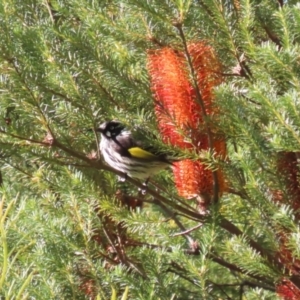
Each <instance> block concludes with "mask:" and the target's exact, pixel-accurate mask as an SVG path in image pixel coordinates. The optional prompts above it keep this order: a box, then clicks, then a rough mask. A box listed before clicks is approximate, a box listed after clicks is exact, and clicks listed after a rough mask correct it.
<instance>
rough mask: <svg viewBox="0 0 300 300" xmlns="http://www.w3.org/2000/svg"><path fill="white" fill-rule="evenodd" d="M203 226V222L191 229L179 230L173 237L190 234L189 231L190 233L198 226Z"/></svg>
mask: <svg viewBox="0 0 300 300" xmlns="http://www.w3.org/2000/svg"><path fill="white" fill-rule="evenodd" d="M202 226H203V223H201V224H199V225H197V226H194V227H192V228H190V229H187V230H185V231H182V232H179V233H175V234H172V237H174V236H179V235H185V234H188V233H190V232H192V231H194V230H196V229H198V228H200V227H202Z"/></svg>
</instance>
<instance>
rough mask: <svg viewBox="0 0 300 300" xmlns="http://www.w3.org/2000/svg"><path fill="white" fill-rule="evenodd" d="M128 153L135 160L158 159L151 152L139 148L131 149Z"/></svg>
mask: <svg viewBox="0 0 300 300" xmlns="http://www.w3.org/2000/svg"><path fill="white" fill-rule="evenodd" d="M128 152H129V153H130V155H131V156H132V157H135V158H142V159H153V158H157V156H156V155H154V154H152V153H151V152H148V151H146V150H144V149H142V148H139V147H133V148H130V149H128Z"/></svg>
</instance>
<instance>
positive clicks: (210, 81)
mask: <svg viewBox="0 0 300 300" xmlns="http://www.w3.org/2000/svg"><path fill="white" fill-rule="evenodd" d="M188 51H189V52H190V56H191V59H192V63H193V69H194V70H195V72H196V75H197V84H198V88H199V89H200V91H201V96H202V101H203V103H198V102H197V101H196V91H195V87H193V85H192V83H191V82H190V76H189V71H188V70H189V68H188V64H187V61H186V58H185V56H184V54H183V53H182V52H178V51H175V50H174V49H172V48H163V49H159V50H153V51H149V53H148V70H149V74H150V78H151V86H152V90H153V93H154V96H155V99H156V101H155V113H156V117H157V120H158V126H159V130H160V132H161V135H162V137H163V141H164V142H167V143H170V144H172V145H174V146H177V147H180V148H181V149H194V150H196V152H198V153H199V152H200V151H201V150H213V151H214V152H216V153H217V154H218V155H220V154H221V155H222V156H225V141H224V140H216V142H214V143H213V148H214V149H210V148H211V147H210V146H209V142H208V133H207V132H206V130H205V127H206V125H207V124H205V122H206V120H204V118H205V117H206V115H212V114H213V113H216V111H215V110H214V107H213V106H212V100H213V94H212V90H213V88H214V87H215V86H216V85H217V84H219V83H220V82H221V79H220V73H221V72H220V64H219V63H218V61H217V59H216V56H215V54H214V51H213V50H212V48H211V47H210V46H208V45H207V44H206V43H204V42H198V43H191V44H190V45H188ZM201 107H205V110H204V111H203V109H202V108H201ZM173 171H174V179H175V184H176V187H177V190H178V194H179V195H180V196H182V197H185V198H193V197H195V196H197V195H199V194H209V195H211V194H212V193H213V175H212V174H213V173H212V171H211V170H208V169H207V168H206V166H205V165H203V164H202V163H201V162H200V161H192V160H189V159H186V160H182V161H180V162H176V163H174V170H173ZM219 173H220V172H218V176H217V177H218V180H221V181H222V180H223V178H222V176H221V173H220V174H219ZM223 181H224V180H223ZM219 186H221V187H222V189H223V188H224V184H221V185H220V184H219Z"/></svg>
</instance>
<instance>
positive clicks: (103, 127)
mask: <svg viewBox="0 0 300 300" xmlns="http://www.w3.org/2000/svg"><path fill="white" fill-rule="evenodd" d="M106 125H107V124H106V122H104V123H102V124H101V125H100V126H99V127H98V128H96V132H100V133H103V132H104V129H105V128H106Z"/></svg>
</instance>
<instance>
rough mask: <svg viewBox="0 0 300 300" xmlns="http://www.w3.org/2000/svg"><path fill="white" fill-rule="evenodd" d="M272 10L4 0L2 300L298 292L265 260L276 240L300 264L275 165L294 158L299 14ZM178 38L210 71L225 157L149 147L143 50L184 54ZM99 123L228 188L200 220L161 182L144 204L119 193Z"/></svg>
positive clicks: (129, 185) (125, 191)
mask: <svg viewBox="0 0 300 300" xmlns="http://www.w3.org/2000/svg"><path fill="white" fill-rule="evenodd" d="M282 2H283V3H284V4H283V5H281V4H280V3H281V1H277V2H276V1H249V0H241V1H233V0H232V1H229V0H222V1H214V0H203V1H196V0H194V1H192V0H189V1H188V0H177V1H167V0H164V1H161V0H155V1H144V0H122V1H120V0H110V1H89V0H80V1H79V0H72V1H65V0H61V1H58V0H49V1H44V0H35V1H32V0H22V1H20V0H3V1H1V2H0V40H1V44H0V100H1V103H0V158H1V159H0V168H1V169H0V170H1V176H0V185H1V200H0V233H1V234H0V266H1V267H0V298H1V299H39V300H43V299H112V300H115V299H122V300H125V299H141V300H142V299H144V300H149V299H161V300H165V299H166V300H167V299H170V300H171V299H172V300H175V299H177V300H179V299H181V300H183V299H247V300H250V299H276V297H277V295H276V285H277V284H278V283H279V282H280V280H281V279H282V278H291V281H292V282H293V283H294V284H295V285H297V284H299V274H296V273H295V272H294V273H293V272H292V271H289V270H288V268H286V266H285V265H284V263H282V262H280V259H279V260H278V256H277V255H278V253H279V252H280V250H282V248H281V246H282V244H281V237H282V236H281V234H282V232H283V230H284V232H285V233H286V243H285V247H286V249H288V251H290V253H292V256H293V258H294V259H295V260H299V259H300V249H299V224H298V222H299V219H297V211H295V207H294V206H293V204H294V203H293V201H294V198H293V195H292V193H291V191H290V189H289V188H288V187H287V185H286V178H287V175H286V173H285V172H283V171H282V172H281V171H280V170H278V159H279V155H280V154H282V153H288V152H298V151H299V146H300V138H299V137H300V129H299V128H300V117H299V108H300V104H299V98H300V97H299V96H300V84H299V83H300V82H299V78H300V71H299V70H300V68H299V32H300V6H299V3H297V1H282ZM178 28H182V31H183V34H184V39H185V40H186V41H192V42H193V41H200V40H206V41H207V42H208V43H209V44H210V45H212V47H213V48H214V49H215V51H216V53H217V56H218V57H219V58H220V61H221V63H222V66H223V75H224V76H223V84H222V85H220V86H219V87H218V88H217V89H216V90H215V102H216V105H217V106H218V110H219V111H220V116H219V123H218V124H216V128H217V130H218V131H219V132H220V133H221V134H222V135H224V136H225V137H226V141H227V152H228V153H227V158H226V160H225V161H221V160H220V159H217V158H215V157H212V155H211V153H210V152H209V151H207V152H202V153H200V154H198V153H186V152H184V151H181V152H180V151H179V150H178V149H173V148H172V147H171V146H169V145H164V144H163V143H162V141H161V140H160V139H159V138H153V136H156V137H159V132H158V129H157V126H156V120H155V114H154V101H153V93H152V91H151V89H150V84H149V77H148V72H147V52H148V51H149V50H150V49H156V48H160V47H164V46H168V47H173V48H175V49H178V50H181V51H184V43H185V41H184V40H183V37H182V35H181V34H180V32H179V30H178ZM108 119H118V120H120V121H122V122H124V123H126V124H127V125H128V126H131V127H132V128H133V129H136V130H137V131H138V130H143V131H142V132H143V133H142V134H141V139H144V141H145V142H146V143H153V144H155V146H157V147H160V148H161V149H162V151H166V152H167V151H169V152H171V153H178V151H179V152H180V154H179V155H181V157H191V158H193V159H198V158H201V159H202V160H203V161H204V162H205V163H206V164H207V167H208V168H212V169H215V168H217V167H218V168H221V169H222V171H223V172H224V173H225V174H226V180H227V182H228V191H227V192H226V193H224V194H223V195H221V197H220V201H219V203H217V204H213V205H211V207H210V208H209V211H208V212H207V214H206V215H205V216H203V215H201V214H200V213H199V209H198V206H197V204H198V202H197V201H198V200H199V199H198V198H197V199H193V200H188V201H187V200H186V199H182V198H180V197H178V196H177V194H176V188H175V186H174V183H173V179H172V176H171V174H170V172H169V171H164V172H162V173H161V174H160V175H158V176H157V177H155V178H153V181H154V185H152V184H150V186H149V190H148V192H147V194H146V196H142V195H141V193H140V192H139V191H138V188H139V187H141V184H140V183H139V182H137V181H135V180H132V179H128V180H127V182H125V183H122V182H118V181H117V178H116V176H115V175H116V172H114V171H113V170H111V169H110V168H109V167H107V166H106V165H104V164H103V163H102V161H101V160H99V147H98V144H99V137H98V136H97V135H96V134H94V133H93V132H92V131H89V129H91V128H96V127H97V126H98V125H99V124H100V123H102V122H103V121H104V120H108ZM297 163H298V162H295V165H297ZM296 178H297V179H296V181H297V180H298V174H296ZM278 191H280V192H281V194H280V195H281V201H275V200H278V199H276V193H277V192H278ZM124 195H126V197H124ZM141 197H143V199H142V200H143V205H142V207H141V203H140V202H141V199H140V198H141ZM126 201H127V202H126ZM130 201H136V203H138V205H137V208H135V209H128V207H132V205H131V204H130ZM189 229H191V230H190V231H189ZM286 251H287V250H286ZM293 276H294V277H293ZM298 287H299V286H298ZM299 288H300V287H299Z"/></svg>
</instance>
